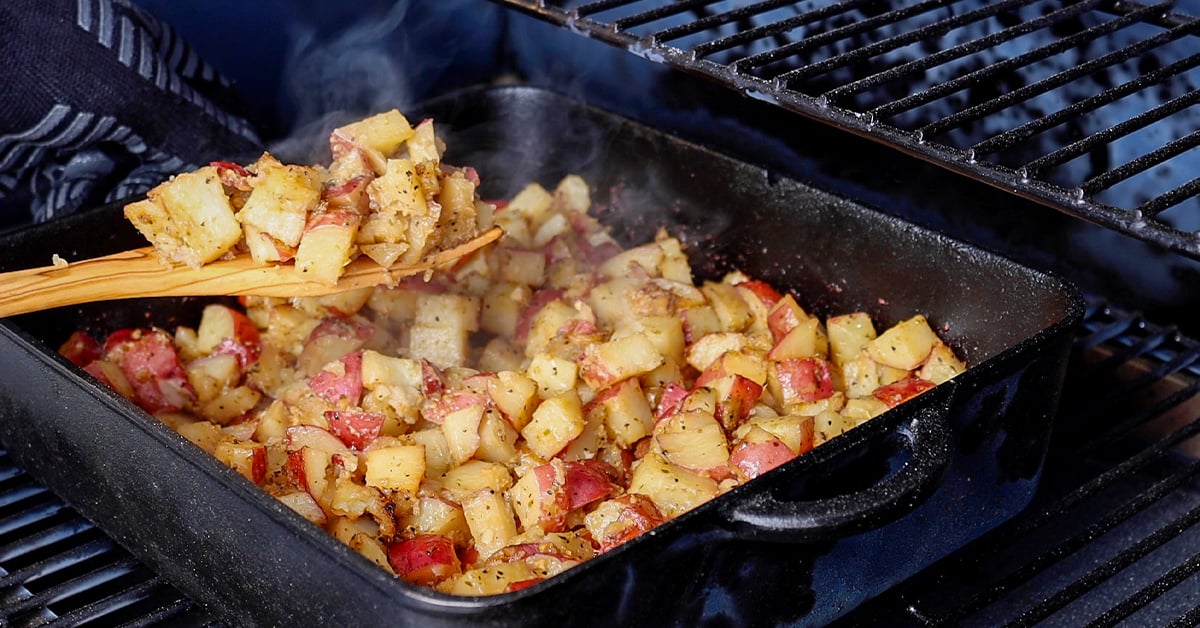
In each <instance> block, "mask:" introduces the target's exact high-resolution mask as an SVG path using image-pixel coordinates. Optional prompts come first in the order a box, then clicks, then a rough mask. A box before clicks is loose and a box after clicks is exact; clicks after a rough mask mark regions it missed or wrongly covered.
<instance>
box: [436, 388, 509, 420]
mask: <svg viewBox="0 0 1200 628" xmlns="http://www.w3.org/2000/svg"><path fill="white" fill-rule="evenodd" d="M489 405H493V404H492V398H491V397H489V396H487V394H485V393H474V392H470V391H466V390H456V391H452V392H447V393H445V394H443V395H441V396H440V397H438V398H436V399H427V400H425V403H424V404H422V406H421V418H423V419H425V420H426V421H429V422H430V423H437V424H438V425H441V424H442V422H444V421H445V420H446V417H447V416H449V415H450V414H452V413H454V412H458V411H459V410H463V409H465V408H472V407H475V406H482V407H484V408H486V407H488V406H489Z"/></svg>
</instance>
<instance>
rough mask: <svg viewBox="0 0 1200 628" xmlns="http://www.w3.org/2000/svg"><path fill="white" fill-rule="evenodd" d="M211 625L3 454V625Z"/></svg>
mask: <svg viewBox="0 0 1200 628" xmlns="http://www.w3.org/2000/svg"><path fill="white" fill-rule="evenodd" d="M159 623H170V624H171V625H174V626H206V625H211V623H212V622H211V621H210V620H208V619H207V617H206V616H205V614H204V613H203V612H202V611H201V610H200V609H199V608H198V607H197V606H196V605H195V604H194V603H192V602H191V601H190V600H188V599H187V598H185V597H183V595H182V594H181V593H179V592H178V591H177V590H175V589H174V588H172V587H171V586H170V585H168V584H166V583H164V582H163V581H162V580H160V579H159V578H158V576H156V575H155V574H153V573H152V572H151V571H150V570H149V569H147V568H146V567H144V566H142V565H141V564H140V563H138V562H137V561H136V560H135V559H134V558H132V557H131V556H129V555H128V554H127V553H125V552H124V551H123V550H122V549H121V548H119V547H118V546H117V545H116V544H114V543H113V541H112V540H110V539H109V538H107V537H106V536H105V535H104V534H103V533H102V532H100V531H99V530H97V529H96V528H95V527H93V526H92V524H91V523H89V522H88V521H87V520H85V519H83V518H82V517H81V516H80V515H79V514H77V513H75V512H74V511H73V510H72V509H71V508H70V507H69V506H67V505H66V504H64V503H63V502H62V501H60V500H59V499H58V498H57V497H55V496H54V495H53V494H51V493H50V492H49V491H48V490H47V489H46V488H45V487H43V486H41V485H40V484H38V483H37V482H35V481H34V480H33V479H31V478H30V477H29V476H27V475H26V474H25V473H24V471H22V470H21V469H19V468H18V467H16V466H14V464H13V462H12V461H11V460H10V459H9V458H8V456H7V454H5V453H3V452H0V625H3V626H14V627H32V626H80V625H94V626H101V625H103V626H116V625H126V626H139V625H151V624H159Z"/></svg>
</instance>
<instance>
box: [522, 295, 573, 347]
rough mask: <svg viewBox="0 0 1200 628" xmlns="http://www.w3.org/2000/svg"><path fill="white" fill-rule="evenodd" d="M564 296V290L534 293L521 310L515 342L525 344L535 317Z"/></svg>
mask: <svg viewBox="0 0 1200 628" xmlns="http://www.w3.org/2000/svg"><path fill="white" fill-rule="evenodd" d="M562 295H563V291H562V290H552V289H547V290H538V291H537V292H534V293H533V297H532V298H530V299H529V303H528V304H526V305H525V307H523V308H521V313H520V314H518V315H517V328H516V330H515V331H514V332H513V340H514V341H515V342H517V343H518V344H524V343H525V341H526V340H527V339H528V338H529V326H530V325H531V324H532V323H533V317H534V316H536V315H537V313H538V312H540V311H541V310H542V308H544V307H546V304H548V303H551V302H553V301H556V300H558V299H559V298H561V297H562Z"/></svg>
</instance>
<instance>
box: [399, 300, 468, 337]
mask: <svg viewBox="0 0 1200 628" xmlns="http://www.w3.org/2000/svg"><path fill="white" fill-rule="evenodd" d="M414 324H416V325H423V326H426V327H445V328H448V329H452V330H464V331H469V332H470V331H478V330H479V299H476V298H474V297H467V296H462V295H458V294H450V293H446V294H432V293H431V294H421V295H419V296H418V297H417V307H416V319H415V323H414Z"/></svg>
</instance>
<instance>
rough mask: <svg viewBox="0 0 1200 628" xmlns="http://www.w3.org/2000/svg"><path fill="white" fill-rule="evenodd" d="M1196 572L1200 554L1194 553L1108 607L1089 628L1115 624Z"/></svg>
mask: <svg viewBox="0 0 1200 628" xmlns="http://www.w3.org/2000/svg"><path fill="white" fill-rule="evenodd" d="M1196 573H1200V554H1193V555H1192V556H1191V558H1188V559H1187V560H1186V561H1184V562H1182V563H1180V564H1178V565H1176V566H1174V567H1172V568H1171V569H1170V570H1168V571H1167V573H1165V574H1163V575H1162V577H1161V578H1159V579H1157V580H1155V581H1154V582H1152V583H1150V584H1149V585H1147V586H1145V587H1142V588H1141V589H1139V590H1138V591H1137V592H1136V593H1134V594H1133V595H1131V596H1129V597H1128V598H1126V599H1124V600H1122V601H1121V603H1120V604H1117V605H1116V606H1113V607H1112V608H1110V609H1108V610H1107V611H1105V612H1104V613H1103V614H1101V615H1100V616H1099V617H1096V618H1095V619H1093V620H1092V621H1091V622H1090V623H1088V628H1102V627H1105V626H1115V625H1116V624H1117V623H1118V622H1120V621H1121V620H1123V619H1125V618H1126V617H1129V616H1130V615H1132V614H1134V613H1135V612H1137V611H1138V610H1139V609H1141V608H1143V607H1145V606H1146V605H1147V604H1149V603H1150V602H1152V601H1154V600H1155V599H1157V598H1159V597H1160V596H1161V595H1162V593H1163V591H1166V590H1167V589H1171V588H1174V587H1177V586H1179V585H1180V584H1181V583H1183V581H1184V580H1187V579H1188V578H1190V577H1192V576H1193V575H1195V574H1196Z"/></svg>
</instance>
